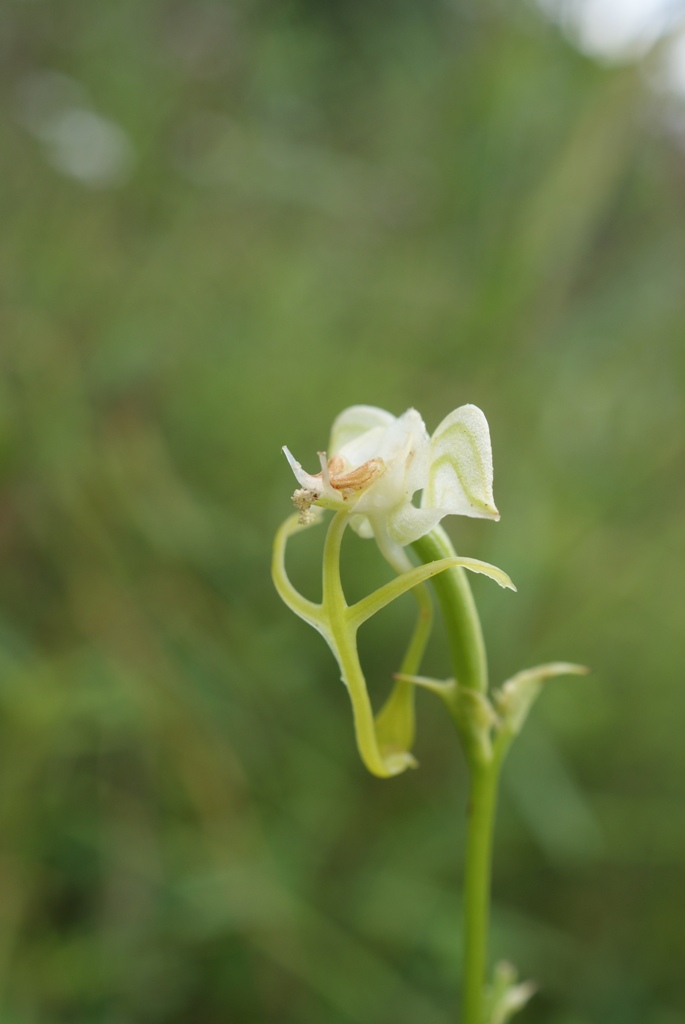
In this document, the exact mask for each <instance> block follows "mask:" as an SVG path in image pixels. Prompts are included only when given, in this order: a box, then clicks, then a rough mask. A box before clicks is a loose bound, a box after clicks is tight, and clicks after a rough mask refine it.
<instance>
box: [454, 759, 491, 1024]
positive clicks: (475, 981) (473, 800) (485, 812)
mask: <svg viewBox="0 0 685 1024" xmlns="http://www.w3.org/2000/svg"><path fill="white" fill-rule="evenodd" d="M499 768H500V761H499V759H498V758H493V760H492V761H490V762H489V763H488V764H480V765H472V766H471V786H470V791H469V808H468V833H467V840H466V870H465V877H464V971H463V978H462V1018H461V1024H485V1021H484V1009H485V1008H484V995H485V980H486V971H487V958H488V928H489V920H490V875H491V865H492V838H493V832H494V822H495V809H496V805H497V783H498V781H499Z"/></svg>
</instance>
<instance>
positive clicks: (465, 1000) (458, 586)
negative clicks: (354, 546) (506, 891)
mask: <svg viewBox="0 0 685 1024" xmlns="http://www.w3.org/2000/svg"><path fill="white" fill-rule="evenodd" d="M414 549H415V551H416V552H417V554H418V556H419V557H420V558H421V560H422V561H433V560H435V559H438V558H446V557H449V556H450V555H453V554H454V549H453V547H452V544H451V542H450V540H449V538H448V536H447V534H446V533H445V532H444V530H442V529H441V528H439V527H438V528H437V529H436V530H433V531H432V532H431V533H430V534H428V535H427V536H426V537H422V538H421V539H420V540H418V541H416V543H415V544H414ZM432 583H433V586H434V588H435V592H436V596H437V598H438V601H439V603H440V607H441V609H442V612H443V615H444V618H445V626H446V628H447V636H448V640H449V645H450V651H451V655H452V664H453V667H454V676H455V679H456V682H457V687H456V688H455V689H454V691H453V693H454V699H453V700H452V701H449V702H448V703H449V704H450V706H451V710H452V713H453V717H454V719H455V722H456V724H457V728H458V729H459V732H460V734H461V736H462V740H463V741H464V751H465V753H466V756H467V760H468V762H469V768H470V775H471V778H470V788H469V804H468V824H467V839H466V862H465V875H464V917H463V929H464V965H463V976H462V1018H461V1024H486V1022H485V1020H484V1013H485V980H486V971H487V958H488V928H489V919H490V876H491V866H492V839H493V832H494V822H495V808H496V804H497V784H498V780H499V769H500V764H501V758H500V757H499V756H497V754H494V755H493V754H492V753H490V754H489V755H486V754H485V753H484V748H483V745H482V744H470V743H468V742H467V740H468V736H469V734H470V731H471V729H472V728H473V729H474V735H475V734H476V732H477V729H476V728H475V726H476V723H475V722H474V721H473V720H472V719H471V718H470V716H468V715H467V717H466V719H464V717H463V716H464V708H465V707H468V706H469V705H468V704H465V703H464V702H463V701H462V702H459V703H458V702H457V701H458V695H459V691H460V690H461V691H462V692H463V690H464V689H470V690H475V691H477V692H478V693H480V694H482V695H483V696H484V697H486V695H487V691H488V670H487V658H486V653H485V642H484V640H483V631H482V629H481V624H480V619H479V617H478V611H477V609H476V605H475V602H474V600H473V596H472V594H471V588H470V586H469V583H468V580H467V578H466V573H465V571H464V570H463V569H461V568H453V569H448V570H447V571H446V572H444V573H442V574H441V575H440V576H435V577H434V578H433V580H432ZM474 710H475V708H474Z"/></svg>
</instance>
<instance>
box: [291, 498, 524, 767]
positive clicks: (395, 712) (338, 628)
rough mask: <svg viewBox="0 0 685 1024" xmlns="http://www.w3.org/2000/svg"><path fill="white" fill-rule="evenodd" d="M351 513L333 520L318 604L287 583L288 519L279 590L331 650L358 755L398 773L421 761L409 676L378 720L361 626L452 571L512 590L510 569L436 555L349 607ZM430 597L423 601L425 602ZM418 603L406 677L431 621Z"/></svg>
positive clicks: (293, 520) (293, 527)
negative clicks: (346, 542)
mask: <svg viewBox="0 0 685 1024" xmlns="http://www.w3.org/2000/svg"><path fill="white" fill-rule="evenodd" d="M348 521H349V517H348V515H347V514H346V513H344V512H339V513H337V514H336V515H334V516H333V518H332V519H331V522H330V525H329V528H328V533H327V535H326V541H325V545H324V555H323V595H322V601H321V603H320V604H317V603H315V602H314V601H309V600H308V599H307V598H305V597H303V596H302V594H300V593H299V591H298V590H297V589H296V588H295V587H294V586H293V584H292V583H291V582H290V580H289V578H288V575H287V572H286V568H285V551H286V546H287V542H288V539H289V538H290V537H291V536H292V535H293V534H295V533H297V532H299V531H300V530H301V529H303V528H304V527H302V526H301V525H300V524H299V523H298V519H297V516H291V517H290V518H289V519H287V520H286V521H285V523H283V525H282V526H281V528H280V529H279V531H278V533H277V534H276V540H275V543H274V555H273V564H272V571H273V578H274V583H275V586H276V589H277V591H278V593H279V595H280V597H281V598H282V600H283V601H284V602H285V604H287V605H288V607H289V608H291V609H292V611H294V612H295V614H296V615H299V616H300V618H302V619H304V620H305V622H308V623H309V624H310V625H311V626H313V627H314V628H315V629H316V630H318V631H319V633H321V635H322V636H323V637H324V639H325V640H326V642H327V643H328V645H329V647H330V648H331V650H332V652H333V654H334V656H335V658H336V660H337V662H338V665H339V667H340V672H341V675H342V679H343V682H344V683H345V685H346V686H347V688H348V690H349V694H350V699H351V701H352V711H353V715H354V725H355V733H356V737H357V746H358V748H359V753H360V755H361V758H362V760H363V762H364V764H365V765H366V767H367V768H368V769H369V771H370V772H372V773H373V774H374V775H377V776H379V777H381V778H387V777H389V776H392V775H397V774H399V773H400V772H402V771H404V770H405V769H406V768H408V767H411V766H413V765H414V764H415V763H416V761H415V759H414V757H413V755H412V754H411V752H410V749H409V748H410V746H411V744H412V743H413V739H414V702H413V694H412V693H411V685H410V684H408V683H407V682H405V681H404V680H399V681H397V682H396V683H395V686H394V688H393V691H392V693H391V695H390V697H389V698H388V700H387V701H386V703H385V705H384V706H383V708H382V709H381V711H380V712H379V714H378V716H377V717H374V713H373V708H372V706H371V700H370V698H369V694H368V690H367V686H366V680H365V678H364V673H363V671H362V668H361V665H360V663H359V655H358V652H357V630H358V629H359V627H360V626H361V625H362V624H363V623H364V622H366V621H367V620H368V619H369V618H371V616H372V615H375V614H376V612H378V611H380V610H381V609H382V608H385V607H386V605H388V604H390V603H391V602H392V601H394V600H396V599H397V598H398V597H401V596H402V595H403V594H406V593H407V592H408V591H410V590H413V589H414V588H416V587H418V586H419V584H421V583H424V582H425V581H426V580H428V579H430V578H432V577H434V576H436V575H439V574H440V573H442V572H445V570H447V569H453V568H455V567H464V568H467V569H470V570H471V571H472V572H479V573H484V574H485V575H486V576H490V577H491V578H492V579H494V580H496V582H497V583H499V584H500V586H504V587H510V588H513V584H512V582H511V580H510V579H509V577H508V576H507V574H506V573H504V572H502V570H501V569H497V568H496V567H495V566H492V565H488V564H487V563H486V562H480V561H478V560H477V559H472V558H461V557H457V556H456V555H453V556H451V557H447V558H442V559H438V560H436V561H433V562H430V563H429V564H428V565H420V566H417V567H415V568H413V569H410V570H408V571H406V572H404V573H401V574H400V575H399V576H397V577H396V578H395V579H394V580H391V581H390V582H389V583H386V584H385V585H384V586H382V587H380V588H379V589H378V590H376V591H374V593H372V594H370V595H369V596H368V597H365V598H363V599H362V600H361V601H358V602H357V603H356V604H353V605H348V604H347V601H346V599H345V594H344V591H343V587H342V581H341V579H340V546H341V543H342V538H343V534H344V532H345V529H346V527H347V524H348ZM422 600H423V601H424V602H425V599H422ZM426 607H427V605H426V604H425V603H424V604H423V605H420V615H419V622H418V624H417V628H416V630H415V632H414V635H413V637H412V640H411V642H410V645H409V649H408V651H407V654H406V655H405V659H404V662H403V665H402V668H403V671H404V672H405V673H406V674H411V672H412V671H416V669H418V665H419V662H420V659H421V656H422V654H423V649H424V647H425V644H426V641H427V639H428V632H429V629H430V618H429V616H428V615H427V614H426V612H425V611H424V609H425V608H426Z"/></svg>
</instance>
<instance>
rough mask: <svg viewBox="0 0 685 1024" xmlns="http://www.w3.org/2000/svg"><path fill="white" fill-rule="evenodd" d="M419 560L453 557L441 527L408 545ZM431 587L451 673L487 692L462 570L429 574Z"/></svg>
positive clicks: (485, 669) (475, 619)
mask: <svg viewBox="0 0 685 1024" xmlns="http://www.w3.org/2000/svg"><path fill="white" fill-rule="evenodd" d="M412 547H413V548H414V550H415V551H416V553H417V555H418V556H419V558H420V559H421V561H422V562H433V561H436V560H438V559H443V558H449V557H453V556H454V553H455V552H454V548H453V547H452V544H451V542H450V539H449V537H448V536H447V534H446V533H445V531H444V530H443V529H442V528H441V527H439V526H438V527H436V529H434V530H432V531H431V532H430V533H429V534H427V535H426V536H425V537H421V538H420V539H419V540H417V541H415V542H414V544H413V545H412ZM432 582H433V587H434V588H435V594H436V597H437V599H438V601H439V603H440V607H441V609H442V613H443V615H444V618H445V626H446V628H447V638H448V641H449V645H450V652H451V655H452V664H453V666H454V676H455V679H456V680H457V682H458V683H459V685H460V686H465V687H468V688H469V689H473V690H480V692H481V693H487V689H488V663H487V658H486V655H485V643H484V641H483V631H482V629H481V625H480V619H479V618H478V611H477V610H476V604H475V601H474V600H473V595H472V594H471V587H470V586H469V582H468V579H467V577H466V572H465V571H464V570H463V569H460V568H454V569H450V570H448V571H447V572H444V573H441V574H440V576H434V577H433V580H432Z"/></svg>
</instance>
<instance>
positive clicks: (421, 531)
mask: <svg viewBox="0 0 685 1024" xmlns="http://www.w3.org/2000/svg"><path fill="white" fill-rule="evenodd" d="M445 515H447V510H446V509H442V508H416V507H415V506H414V505H412V504H410V503H409V502H408V501H407V502H404V504H402V505H398V506H397V508H394V509H393V510H392V512H391V513H390V515H389V516H388V517H387V524H388V533H389V534H390V536H391V537H392V539H393V540H394V541H396V542H397V543H398V544H401V545H402V547H405V546H406V545H407V544H413V543H414V541H415V540H418V539H419V537H425V535H426V534H427V533H430V531H431V530H432V529H433V527H434V526H437V525H438V523H439V522H440V520H441V519H442V517H443V516H445Z"/></svg>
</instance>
